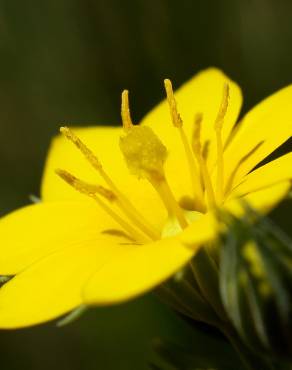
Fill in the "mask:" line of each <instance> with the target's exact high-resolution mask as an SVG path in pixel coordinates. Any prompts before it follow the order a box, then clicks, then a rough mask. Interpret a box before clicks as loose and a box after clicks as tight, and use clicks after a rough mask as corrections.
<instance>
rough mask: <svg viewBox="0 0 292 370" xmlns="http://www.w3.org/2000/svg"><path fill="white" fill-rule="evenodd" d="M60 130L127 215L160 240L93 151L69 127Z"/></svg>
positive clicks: (152, 236) (143, 229) (153, 237)
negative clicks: (91, 167) (80, 153)
mask: <svg viewBox="0 0 292 370" xmlns="http://www.w3.org/2000/svg"><path fill="white" fill-rule="evenodd" d="M60 131H61V132H62V133H63V134H64V135H65V137H66V138H67V139H68V140H70V141H71V142H72V143H73V144H75V145H76V147H77V148H78V149H79V150H80V151H81V152H82V154H83V155H84V156H85V158H86V159H87V160H88V161H89V163H90V164H91V165H92V166H93V168H94V169H95V170H97V171H98V172H99V174H100V176H101V177H102V178H103V179H104V181H105V182H106V183H107V185H108V186H109V188H110V190H111V191H112V192H113V194H115V196H116V202H117V205H118V206H119V207H120V208H121V209H122V210H123V212H124V213H125V214H126V215H127V217H129V219H131V220H132V222H133V223H135V224H136V225H137V226H138V227H139V228H140V229H141V230H142V231H143V232H145V234H146V235H148V236H149V237H150V238H151V239H153V240H158V239H159V238H160V233H159V232H158V231H157V230H156V229H155V228H154V227H153V226H152V225H151V224H149V222H148V221H147V220H146V219H145V218H144V217H143V216H142V215H141V214H140V213H139V212H138V211H137V210H136V208H135V207H134V206H133V205H132V203H131V202H130V201H129V200H128V199H127V198H126V197H125V196H124V195H123V193H121V191H120V190H119V189H118V188H117V187H116V185H115V184H114V182H113V181H112V180H111V178H110V177H109V176H108V175H107V173H106V172H105V171H104V169H103V167H102V165H101V163H100V162H99V160H98V158H97V157H96V156H95V155H94V154H93V153H92V151H91V150H90V149H89V148H88V147H87V146H86V145H85V144H84V143H83V142H82V141H81V140H80V139H79V138H78V136H76V135H75V134H74V133H73V132H72V131H71V130H70V129H69V128H68V127H61V128H60Z"/></svg>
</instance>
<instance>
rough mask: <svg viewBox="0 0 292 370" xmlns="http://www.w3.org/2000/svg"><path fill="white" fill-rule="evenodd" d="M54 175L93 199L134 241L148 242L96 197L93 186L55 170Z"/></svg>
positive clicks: (65, 172)
mask: <svg viewBox="0 0 292 370" xmlns="http://www.w3.org/2000/svg"><path fill="white" fill-rule="evenodd" d="M56 173H57V175H59V176H60V177H61V178H62V179H63V180H64V181H65V182H67V183H68V184H69V185H71V186H72V187H73V188H74V189H75V190H77V191H79V192H80V193H82V194H85V195H87V196H89V197H91V198H92V199H94V200H95V201H96V202H97V203H98V205H99V206H100V207H101V208H102V209H103V210H104V211H105V212H106V213H108V214H109V215H110V216H111V217H112V218H113V219H114V220H115V221H116V222H117V223H118V224H119V225H120V226H121V227H122V228H123V229H124V230H125V231H126V232H127V233H129V234H130V236H132V237H133V238H134V240H136V241H138V242H142V243H148V242H149V240H148V239H146V238H145V237H144V235H142V234H141V233H140V232H139V231H137V230H136V229H134V228H133V227H132V226H131V225H130V224H129V223H128V222H126V221H125V220H123V219H122V218H121V217H120V216H119V215H118V214H117V213H115V212H114V211H113V210H112V209H111V208H110V207H108V206H107V205H106V204H105V203H104V202H103V201H102V200H101V199H100V198H99V197H97V196H96V187H95V185H90V184H87V183H85V182H83V181H82V180H80V179H78V178H76V177H75V176H73V175H71V174H70V173H69V172H67V171H64V170H60V169H57V170H56Z"/></svg>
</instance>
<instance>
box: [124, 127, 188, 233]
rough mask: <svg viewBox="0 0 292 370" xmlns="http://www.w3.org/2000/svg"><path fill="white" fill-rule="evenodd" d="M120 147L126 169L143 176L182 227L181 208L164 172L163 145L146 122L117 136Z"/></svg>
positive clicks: (164, 152) (183, 221)
mask: <svg viewBox="0 0 292 370" xmlns="http://www.w3.org/2000/svg"><path fill="white" fill-rule="evenodd" d="M120 148H121V151H122V153H123V155H124V157H125V161H126V163H127V166H128V168H129V170H130V172H131V173H132V174H133V175H135V176H137V177H138V178H145V179H147V180H148V181H149V182H150V183H151V184H152V186H153V187H154V189H155V190H156V191H157V193H158V195H159V196H160V198H161V200H162V201H163V203H164V205H165V208H166V209H167V211H168V213H169V215H170V216H172V217H176V218H177V219H178V221H179V222H180V224H181V227H182V228H185V227H186V226H187V222H186V220H185V218H184V215H183V212H182V210H181V208H180V206H179V205H178V203H177V201H176V200H175V198H174V195H173V194H172V192H171V189H170V187H169V185H168V183H167V181H166V178H165V174H164V163H165V161H166V158H167V149H166V147H165V146H164V145H163V144H162V142H161V141H160V140H159V138H158V137H157V136H156V135H155V134H154V132H153V131H152V130H151V128H150V127H148V126H134V127H133V128H132V129H131V130H129V131H128V133H127V135H126V136H124V137H121V139H120Z"/></svg>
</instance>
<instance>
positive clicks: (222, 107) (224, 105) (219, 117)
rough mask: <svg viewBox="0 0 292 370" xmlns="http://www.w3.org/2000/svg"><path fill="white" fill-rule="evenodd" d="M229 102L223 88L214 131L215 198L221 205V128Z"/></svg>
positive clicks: (222, 184) (222, 176)
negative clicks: (215, 153) (215, 148)
mask: <svg viewBox="0 0 292 370" xmlns="http://www.w3.org/2000/svg"><path fill="white" fill-rule="evenodd" d="M228 100H229V85H228V84H227V83H225V84H224V86H223V95H222V100H221V105H220V108H219V112H218V115H217V118H216V120H215V125H214V129H215V132H216V142H217V187H216V190H217V197H218V202H219V203H222V201H223V197H224V159H223V142H222V127H223V123H224V118H225V115H226V112H227V108H228Z"/></svg>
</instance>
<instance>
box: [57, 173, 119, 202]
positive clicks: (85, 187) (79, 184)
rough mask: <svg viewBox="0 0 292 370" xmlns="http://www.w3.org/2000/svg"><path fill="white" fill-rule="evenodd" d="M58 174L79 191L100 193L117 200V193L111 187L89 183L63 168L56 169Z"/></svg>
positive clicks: (91, 193) (88, 193)
mask: <svg viewBox="0 0 292 370" xmlns="http://www.w3.org/2000/svg"><path fill="white" fill-rule="evenodd" d="M55 172H56V174H57V175H58V176H60V177H61V178H62V179H63V180H64V181H66V182H67V183H68V184H69V185H71V186H72V187H73V188H75V189H76V190H77V191H79V192H80V193H83V194H87V195H94V194H99V195H101V196H103V197H104V198H106V199H107V200H108V201H110V202H113V201H114V200H116V195H115V194H114V193H113V192H112V191H111V190H109V189H107V188H105V187H103V186H101V185H93V184H88V183H87V182H85V181H82V180H80V179H78V178H77V177H76V176H74V175H72V174H71V173H70V172H67V171H65V170H62V169H59V168H58V169H56V170H55Z"/></svg>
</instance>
